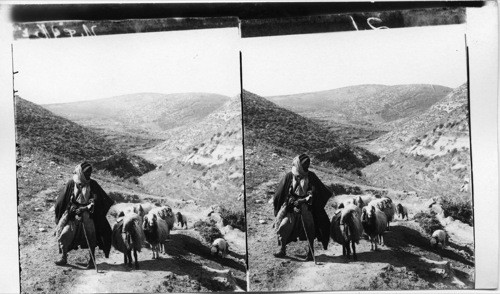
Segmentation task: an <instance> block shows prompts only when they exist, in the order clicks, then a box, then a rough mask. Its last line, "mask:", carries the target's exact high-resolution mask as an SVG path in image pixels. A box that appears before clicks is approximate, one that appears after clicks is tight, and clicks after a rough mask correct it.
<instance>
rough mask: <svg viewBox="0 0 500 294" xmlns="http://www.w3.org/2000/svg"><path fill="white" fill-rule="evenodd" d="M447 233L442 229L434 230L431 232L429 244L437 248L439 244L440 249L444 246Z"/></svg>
mask: <svg viewBox="0 0 500 294" xmlns="http://www.w3.org/2000/svg"><path fill="white" fill-rule="evenodd" d="M446 239H447V234H446V232H445V231H443V230H436V231H434V233H432V237H431V246H432V247H434V248H437V247H438V245H439V244H441V249H444V248H445V247H446Z"/></svg>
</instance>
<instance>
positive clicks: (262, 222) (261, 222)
mask: <svg viewBox="0 0 500 294" xmlns="http://www.w3.org/2000/svg"><path fill="white" fill-rule="evenodd" d="M259 223H260V224H262V225H264V224H267V221H266V220H263V219H259Z"/></svg>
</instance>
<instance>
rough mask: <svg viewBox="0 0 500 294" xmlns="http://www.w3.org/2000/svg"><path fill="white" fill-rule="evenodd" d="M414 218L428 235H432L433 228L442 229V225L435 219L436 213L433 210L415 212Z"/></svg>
mask: <svg viewBox="0 0 500 294" xmlns="http://www.w3.org/2000/svg"><path fill="white" fill-rule="evenodd" d="M414 219H415V221H416V222H417V223H418V224H419V225H420V227H422V229H423V230H424V231H425V232H426V233H427V234H429V235H432V233H433V232H434V231H435V230H442V229H443V226H442V225H441V223H440V222H439V220H438V219H437V217H436V213H435V212H434V211H431V213H427V212H423V211H421V212H419V213H417V214H415V216H414Z"/></svg>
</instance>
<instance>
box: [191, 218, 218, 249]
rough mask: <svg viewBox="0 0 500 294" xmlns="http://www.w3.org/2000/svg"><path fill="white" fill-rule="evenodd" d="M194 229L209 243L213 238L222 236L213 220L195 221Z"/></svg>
mask: <svg viewBox="0 0 500 294" xmlns="http://www.w3.org/2000/svg"><path fill="white" fill-rule="evenodd" d="M194 229H195V230H196V231H198V232H199V233H200V235H201V236H202V237H203V239H205V241H207V242H208V243H209V244H212V242H213V241H214V240H215V239H217V238H222V237H223V235H222V233H221V232H220V230H219V229H218V228H217V225H216V224H215V222H214V221H213V220H210V222H206V221H202V220H200V221H197V222H195V223H194Z"/></svg>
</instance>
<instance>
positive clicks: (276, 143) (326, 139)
mask: <svg viewBox="0 0 500 294" xmlns="http://www.w3.org/2000/svg"><path fill="white" fill-rule="evenodd" d="M243 123H244V130H245V148H252V147H254V146H258V145H260V144H262V143H265V144H267V145H269V146H271V147H272V148H274V149H275V150H276V151H275V152H278V153H282V152H284V153H287V154H292V153H295V154H298V153H303V152H307V153H309V154H310V156H312V157H313V158H316V159H317V160H318V161H321V162H329V163H331V164H333V166H335V167H339V168H342V169H353V168H359V167H364V166H366V165H369V164H370V163H372V162H374V161H376V160H377V159H378V158H377V156H376V155H374V154H372V153H370V152H368V151H367V150H365V149H363V148H359V147H356V146H351V145H348V144H345V143H343V142H339V140H338V139H339V138H338V137H336V136H335V135H334V134H333V133H332V132H330V131H329V130H328V129H326V128H325V127H323V126H321V125H320V124H318V123H316V122H314V121H312V120H310V119H307V118H305V117H303V116H301V115H298V114H296V113H294V112H292V111H290V110H287V109H284V108H282V107H279V106H277V105H276V104H274V103H273V102H271V101H269V100H266V99H265V98H263V97H260V96H258V95H256V94H253V93H251V92H248V91H244V92H243Z"/></svg>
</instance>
